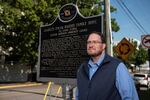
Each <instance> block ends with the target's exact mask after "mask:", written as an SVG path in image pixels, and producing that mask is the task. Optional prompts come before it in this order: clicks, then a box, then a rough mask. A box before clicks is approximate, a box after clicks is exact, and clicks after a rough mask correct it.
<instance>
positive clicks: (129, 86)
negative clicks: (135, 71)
mask: <svg viewBox="0 0 150 100" xmlns="http://www.w3.org/2000/svg"><path fill="white" fill-rule="evenodd" d="M104 56H105V53H104V52H103V53H102V55H101V57H100V58H99V60H98V61H97V62H96V63H95V64H94V63H93V62H92V60H91V59H90V60H89V62H88V65H89V66H88V67H89V79H90V80H91V78H92V76H93V75H94V73H95V72H96V71H97V69H98V66H99V65H100V64H101V63H102V61H103V60H104ZM116 87H117V89H118V91H119V93H120V96H121V98H122V100H139V98H138V94H137V91H136V88H135V85H134V81H133V79H132V77H131V75H130V73H129V72H128V70H127V68H126V66H125V65H124V64H123V63H120V64H119V65H118V67H117V71H116ZM76 100H78V92H77V93H76Z"/></svg>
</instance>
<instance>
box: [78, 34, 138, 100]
mask: <svg viewBox="0 0 150 100" xmlns="http://www.w3.org/2000/svg"><path fill="white" fill-rule="evenodd" d="M105 48H106V44H105V41H104V37H103V34H101V33H99V32H92V33H90V34H89V36H88V40H87V53H88V55H89V56H90V59H89V60H88V61H86V62H84V63H83V64H81V66H80V68H79V70H78V72H77V94H76V100H139V98H138V95H137V91H136V88H135V85H134V82H133V80H132V78H131V76H130V74H129V72H128V70H127V68H126V66H125V65H124V64H123V63H122V62H121V61H120V60H118V59H115V58H113V57H111V56H109V55H108V54H106V52H105Z"/></svg>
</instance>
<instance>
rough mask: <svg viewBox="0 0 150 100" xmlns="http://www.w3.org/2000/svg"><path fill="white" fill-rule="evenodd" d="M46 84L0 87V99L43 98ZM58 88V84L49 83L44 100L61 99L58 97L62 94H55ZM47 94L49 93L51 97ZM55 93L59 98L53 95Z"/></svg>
mask: <svg viewBox="0 0 150 100" xmlns="http://www.w3.org/2000/svg"><path fill="white" fill-rule="evenodd" d="M47 86H48V85H47V84H42V85H37V86H27V87H26V86H25V87H15V88H6V89H0V100H44V99H43V98H44V95H45V92H46V90H47ZM58 88H59V86H58V85H51V89H50V91H49V92H48V96H47V99H46V100H63V99H61V98H60V97H61V96H62V94H61V93H60V94H57V91H58ZM49 95H51V97H50V96H49ZM56 95H57V96H58V97H59V98H56V97H54V96H56Z"/></svg>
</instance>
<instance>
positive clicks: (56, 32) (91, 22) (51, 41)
mask: <svg viewBox="0 0 150 100" xmlns="http://www.w3.org/2000/svg"><path fill="white" fill-rule="evenodd" d="M102 22H103V20H102V16H100V15H99V16H93V17H82V16H81V15H80V14H79V12H78V9H77V7H76V6H75V5H73V4H67V5H65V6H63V7H62V8H61V9H60V12H59V15H58V18H56V20H55V21H54V23H52V24H50V25H47V26H42V27H41V28H40V58H39V65H40V68H39V77H45V78H76V73H77V69H78V67H79V66H80V64H81V63H82V62H83V61H84V60H85V59H86V58H87V53H86V37H87V35H88V33H89V32H92V31H99V32H102V24H103V23H102Z"/></svg>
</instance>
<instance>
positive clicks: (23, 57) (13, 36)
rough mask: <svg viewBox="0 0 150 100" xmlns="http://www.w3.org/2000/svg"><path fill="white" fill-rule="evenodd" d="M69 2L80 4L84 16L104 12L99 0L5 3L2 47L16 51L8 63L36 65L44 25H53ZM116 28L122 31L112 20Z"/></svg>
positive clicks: (1, 5)
mask: <svg viewBox="0 0 150 100" xmlns="http://www.w3.org/2000/svg"><path fill="white" fill-rule="evenodd" d="M66 3H74V4H77V5H78V7H79V9H80V12H81V13H82V14H83V15H84V16H92V15H97V14H99V13H100V12H103V9H102V6H103V3H102V4H101V3H97V2H96V0H95V1H93V0H1V2H0V46H2V47H3V48H4V49H5V50H7V49H8V48H9V47H12V48H13V50H12V51H10V52H9V55H8V56H7V57H6V58H7V59H6V60H7V61H11V60H12V61H14V60H16V61H21V62H24V63H27V64H30V65H31V66H34V65H35V63H36V62H37V56H38V45H39V28H40V25H42V24H44V25H45V24H50V23H52V22H53V21H54V20H55V18H56V17H57V13H58V12H59V9H60V7H61V6H62V5H64V4H66ZM96 5H98V6H96ZM94 6H96V7H95V8H92V7H94ZM111 11H112V12H114V11H116V8H114V7H112V6H111ZM112 28H113V30H114V31H118V30H119V26H118V24H117V22H116V20H115V19H112Z"/></svg>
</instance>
